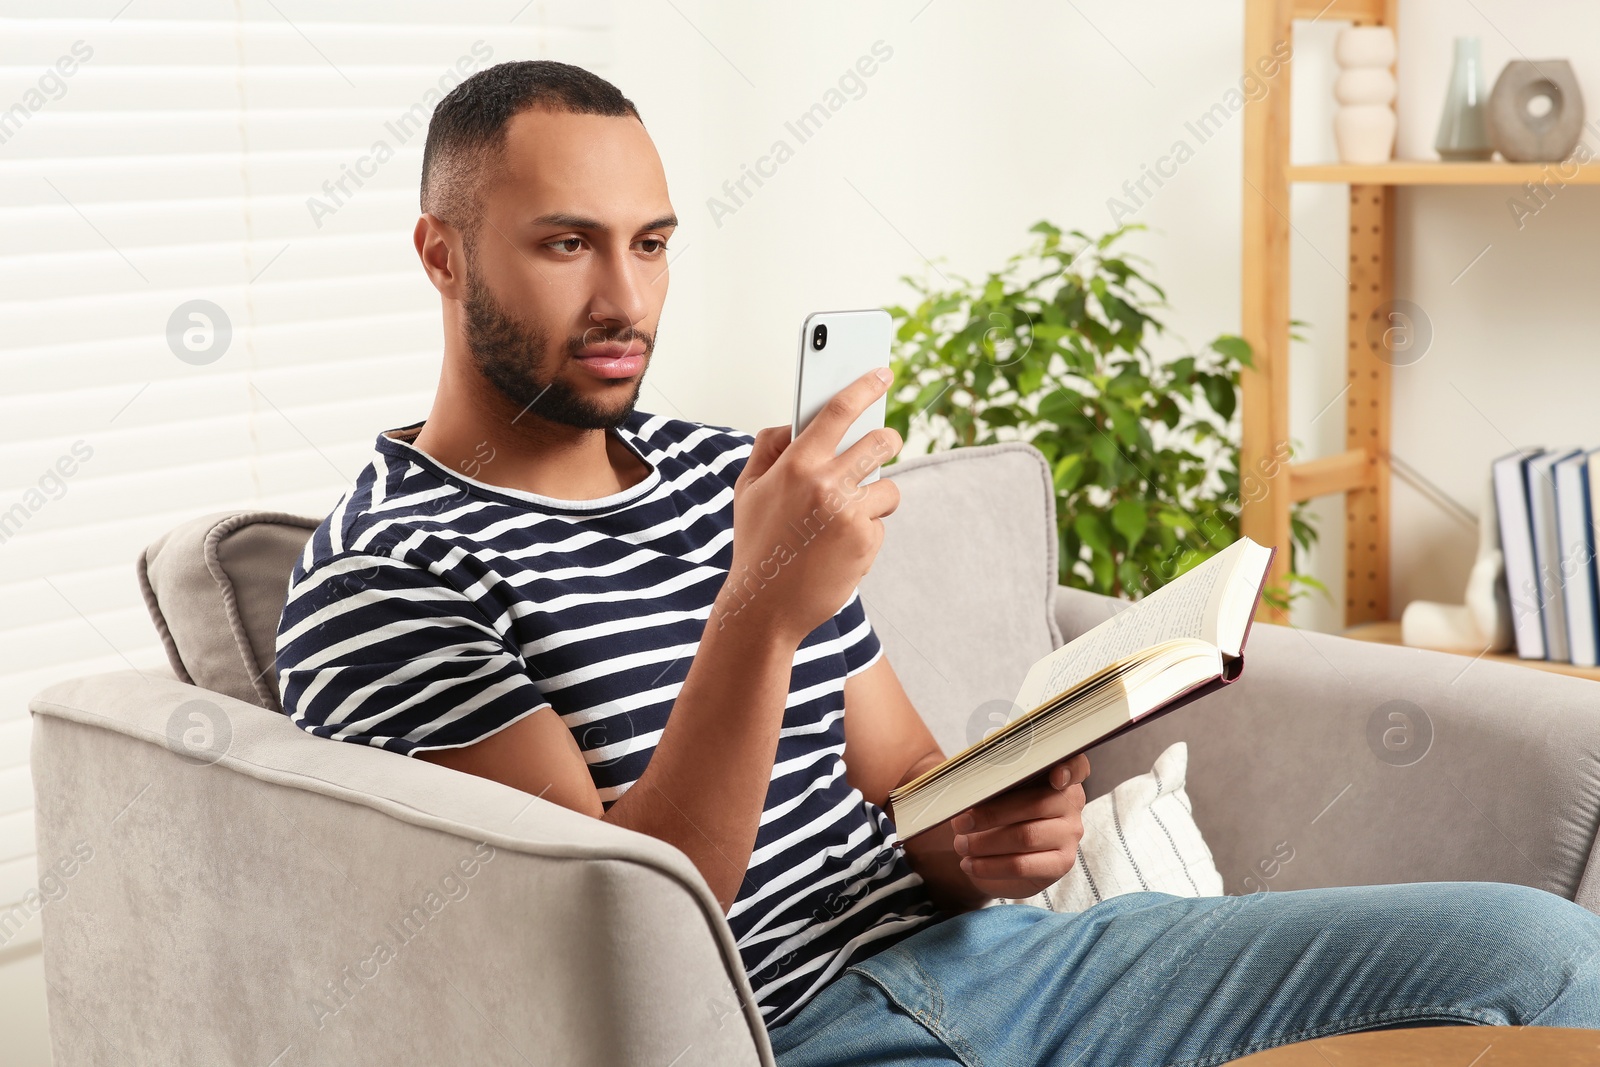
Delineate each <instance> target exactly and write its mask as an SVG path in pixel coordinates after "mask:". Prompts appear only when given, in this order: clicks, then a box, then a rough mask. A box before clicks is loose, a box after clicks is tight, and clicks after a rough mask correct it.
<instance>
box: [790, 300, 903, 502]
mask: <svg viewBox="0 0 1600 1067" xmlns="http://www.w3.org/2000/svg"><path fill="white" fill-rule="evenodd" d="M893 338H894V319H892V318H890V316H889V313H888V312H887V311H884V310H883V309H882V308H871V309H869V310H866V311H817V312H813V313H812V314H810V315H807V316H806V319H805V322H803V323H801V325H800V355H799V357H798V358H797V359H796V360H795V367H794V436H795V437H799V436H800V432H801V431H802V430H804V429H805V428H806V426H807V425H808V424H809V423H810V422H811V420H812V419H814V418H816V416H817V413H818V412H820V411H821V410H822V407H823V405H824V404H826V403H827V402H828V401H829V400H832V399H833V397H834V396H835V395H836V394H837V393H838V392H839V390H841V389H843V388H844V387H845V386H847V385H849V384H850V383H851V382H853V381H855V380H856V379H857V378H859V377H861V376H862V375H863V374H865V373H867V372H868V371H869V370H872V369H873V368H874V367H886V366H888V365H889V348H890V342H891V341H892V340H893ZM887 406H888V396H887V394H885V395H884V396H880V397H879V398H878V399H877V400H876V401H874V402H873V403H872V405H871V406H869V407H868V408H867V410H865V411H863V412H862V413H861V414H860V415H859V416H858V417H857V418H856V421H855V422H853V423H851V424H850V428H849V429H848V430H846V431H845V433H844V437H843V438H841V439H840V441H839V447H838V448H837V449H835V451H834V455H839V454H840V453H841V452H843V451H844V450H845V449H847V448H849V447H850V446H851V445H853V444H855V443H856V442H857V441H859V440H861V438H862V437H864V436H865V435H867V434H868V433H870V432H871V431H873V430H876V429H878V428H879V427H881V426H882V425H883V419H884V412H885V409H886V408H887ZM877 480H878V468H876V467H874V468H873V469H872V471H871V472H870V473H868V474H866V475H865V476H863V477H862V479H861V484H862V485H867V484H869V483H871V482H875V481H877Z"/></svg>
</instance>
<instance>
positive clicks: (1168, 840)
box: [988, 741, 1222, 911]
mask: <svg viewBox="0 0 1600 1067" xmlns="http://www.w3.org/2000/svg"><path fill="white" fill-rule="evenodd" d="M1188 767H1189V747H1188V745H1186V744H1185V743H1184V742H1182V741H1178V742H1176V743H1174V744H1173V745H1172V746H1171V747H1169V748H1168V749H1167V750H1166V751H1165V752H1163V753H1161V755H1160V756H1158V757H1156V763H1155V766H1154V767H1152V768H1151V769H1150V771H1149V773H1147V774H1141V775H1138V776H1136V777H1133V778H1129V779H1128V780H1127V781H1126V782H1123V783H1122V784H1121V785H1119V786H1117V787H1116V788H1115V789H1113V790H1112V791H1111V792H1109V793H1107V794H1105V795H1104V796H1100V797H1096V798H1095V799H1093V800H1091V801H1089V803H1088V804H1086V805H1084V808H1083V841H1082V842H1081V843H1080V844H1079V846H1078V858H1077V862H1075V863H1074V864H1073V865H1072V870H1070V871H1068V872H1067V873H1066V875H1065V876H1064V877H1062V878H1061V880H1060V881H1058V882H1056V884H1055V885H1053V886H1051V887H1050V888H1049V889H1047V890H1044V891H1043V892H1040V893H1036V894H1035V895H1033V896H1031V897H1025V898H1022V899H1018V900H996V901H994V902H993V904H1032V905H1035V906H1037V907H1044V908H1051V909H1053V910H1055V911H1084V910H1086V909H1088V908H1090V907H1092V906H1094V905H1095V904H1098V903H1099V902H1100V901H1102V900H1106V899H1108V898H1110V897H1114V896H1119V895H1121V894H1123V893H1138V892H1141V891H1144V890H1154V891H1155V892H1158V893H1171V894H1172V895H1174V896H1179V897H1209V896H1221V895H1222V875H1221V874H1220V873H1218V871H1217V865H1216V863H1215V862H1214V861H1213V860H1212V858H1211V850H1210V849H1209V848H1207V847H1206V842H1205V838H1203V837H1201V836H1200V827H1198V826H1196V825H1195V822H1194V814H1193V810H1194V809H1193V808H1192V807H1191V806H1190V804H1189V796H1188V794H1187V793H1185V792H1184V789H1183V783H1184V777H1185V775H1186V773H1187V771H1188ZM1091 773H1093V771H1092V770H1091ZM988 906H992V904H991V905H988Z"/></svg>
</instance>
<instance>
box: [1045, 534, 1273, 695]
mask: <svg viewBox="0 0 1600 1067" xmlns="http://www.w3.org/2000/svg"><path fill="white" fill-rule="evenodd" d="M1249 544H1250V542H1247V541H1244V540H1239V541H1236V542H1234V543H1233V544H1231V545H1229V546H1228V547H1227V548H1226V549H1224V550H1223V551H1221V552H1219V553H1217V554H1216V555H1215V556H1212V557H1211V558H1210V559H1208V560H1206V561H1205V562H1204V563H1202V564H1200V565H1199V566H1198V567H1196V568H1194V569H1193V570H1191V571H1189V572H1188V573H1186V574H1185V575H1183V577H1181V578H1178V579H1177V580H1176V581H1173V582H1170V583H1168V584H1167V585H1164V586H1162V587H1161V588H1160V589H1157V590H1156V591H1155V592H1154V593H1151V594H1150V595H1149V596H1147V597H1145V598H1144V599H1143V600H1136V601H1134V602H1133V603H1132V604H1131V605H1129V606H1128V607H1126V608H1124V609H1123V610H1122V611H1120V612H1118V613H1117V614H1116V615H1113V616H1112V617H1111V618H1109V619H1107V620H1106V621H1105V622H1103V623H1101V624H1100V625H1098V626H1096V627H1095V628H1094V629H1092V630H1090V631H1088V632H1087V633H1085V634H1083V635H1081V636H1079V637H1078V638H1077V639H1075V640H1073V641H1070V642H1068V643H1067V644H1065V645H1062V646H1061V647H1060V648H1058V649H1056V650H1055V651H1054V652H1052V653H1051V654H1050V655H1048V656H1046V657H1045V658H1044V659H1042V660H1040V661H1039V662H1038V663H1035V664H1034V665H1033V667H1032V669H1031V670H1029V671H1028V676H1027V678H1026V679H1024V680H1023V683H1022V690H1021V692H1019V693H1018V694H1017V700H1016V703H1017V707H1018V709H1019V710H1020V711H1022V712H1027V711H1031V710H1032V709H1034V708H1036V707H1038V706H1039V705H1040V704H1042V703H1044V702H1045V701H1046V700H1049V699H1050V698H1052V697H1054V696H1055V695H1056V694H1057V693H1060V692H1062V691H1063V690H1066V689H1070V688H1071V687H1072V686H1074V685H1077V684H1078V683H1079V682H1081V681H1083V680H1084V679H1085V678H1088V677H1089V676H1090V675H1092V674H1094V673H1095V672H1096V671H1099V670H1102V669H1104V668H1105V667H1108V666H1110V665H1111V664H1113V663H1116V662H1118V661H1119V660H1122V659H1126V658H1127V657H1129V656H1132V655H1134V654H1135V653H1138V652H1142V651H1143V650H1144V649H1146V648H1149V647H1150V646H1151V645H1155V644H1159V643H1161V642H1162V641H1171V640H1174V639H1176V638H1181V637H1188V638H1199V639H1200V640H1202V641H1206V642H1209V643H1211V644H1216V643H1217V613H1218V609H1219V607H1220V606H1221V603H1222V598H1223V593H1224V592H1225V591H1226V589H1227V584H1228V578H1229V577H1230V576H1231V574H1232V573H1233V569H1234V564H1235V563H1236V562H1237V560H1238V557H1239V556H1240V555H1241V553H1242V552H1243V551H1244V550H1245V549H1246V548H1247V547H1248V545H1249Z"/></svg>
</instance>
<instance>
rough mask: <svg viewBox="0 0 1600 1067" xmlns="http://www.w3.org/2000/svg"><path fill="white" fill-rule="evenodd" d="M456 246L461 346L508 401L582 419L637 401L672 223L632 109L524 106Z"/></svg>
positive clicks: (550, 415) (657, 167)
mask: <svg viewBox="0 0 1600 1067" xmlns="http://www.w3.org/2000/svg"><path fill="white" fill-rule="evenodd" d="M483 197H484V200H483V207H484V214H483V221H482V223H481V224H480V226H479V229H478V232H477V234H476V235H475V238H474V239H473V240H471V241H469V242H468V247H467V249H466V258H467V270H466V279H465V281H466V285H465V294H464V297H463V301H462V308H463V311H464V319H465V325H466V335H467V345H468V348H469V349H470V351H471V352H472V357H473V362H474V364H475V365H476V367H477V368H478V371H479V373H481V374H482V375H483V377H484V379H485V380H486V381H487V382H488V383H489V384H490V385H491V386H493V387H494V388H495V389H496V390H497V391H499V392H500V393H501V394H502V395H503V396H505V397H506V399H507V400H509V401H510V402H511V403H512V404H514V405H515V406H516V408H517V409H518V415H517V416H516V418H517V419H521V418H523V417H525V416H528V415H532V416H537V417H538V418H542V419H545V420H548V421H550V422H556V423H561V424H563V425H567V426H574V427H578V428H580V429H601V428H604V427H609V426H616V425H619V424H620V423H621V422H622V421H623V420H624V419H625V418H627V416H628V415H629V413H630V412H632V411H633V408H634V405H635V404H636V403H638V400H639V389H640V387H641V386H642V385H643V382H644V372H645V368H646V365H647V364H648V362H649V358H650V354H651V352H652V351H653V350H654V348H655V331H656V322H657V320H658V319H659V318H660V315H661V305H662V303H663V302H664V301H665V299H666V295H667V251H666V242H667V239H668V238H669V237H670V236H671V234H672V232H673V230H674V228H675V227H676V225H677V220H676V218H674V217H673V213H672V204H671V201H670V200H668V198H667V181H666V175H665V174H664V172H663V171H662V169H661V160H660V158H659V157H658V156H657V155H656V150H655V145H654V144H652V143H651V141H650V137H649V135H648V134H646V133H645V130H644V127H643V126H642V125H641V124H640V123H639V121H638V120H637V119H635V118H633V117H631V116H629V117H625V118H612V117H606V116H599V115H572V114H556V113H551V112H546V111H541V110H531V111H524V112H522V113H521V114H519V115H517V116H515V117H514V118H513V119H512V120H511V122H510V123H509V124H508V126H507V129H506V168H505V172H504V175H503V176H502V178H501V180H499V181H496V182H494V183H492V184H491V185H489V186H487V187H485V189H484V190H483Z"/></svg>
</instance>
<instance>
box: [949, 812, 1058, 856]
mask: <svg viewBox="0 0 1600 1067" xmlns="http://www.w3.org/2000/svg"><path fill="white" fill-rule="evenodd" d="M962 836H963V842H964V844H965V846H966V852H964V853H962V855H967V856H1009V855H1011V854H1012V853H1016V852H1050V851H1053V850H1060V851H1062V852H1068V853H1070V852H1072V851H1073V850H1074V849H1076V848H1077V847H1078V839H1079V838H1081V837H1082V836H1083V822H1082V819H1081V818H1079V817H1077V816H1073V815H1067V816H1063V817H1059V818H1053V819H1029V820H1027V821H1026V822H1016V823H1011V824H1010V825H1009V826H997V827H995V828H994V829H993V830H984V831H982V832H980V833H971V834H965V835H962ZM956 851H957V852H961V850H960V849H959V848H958V849H957V850H956Z"/></svg>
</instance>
